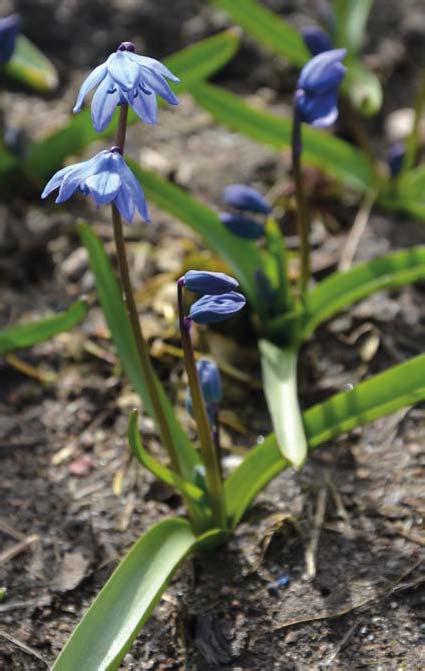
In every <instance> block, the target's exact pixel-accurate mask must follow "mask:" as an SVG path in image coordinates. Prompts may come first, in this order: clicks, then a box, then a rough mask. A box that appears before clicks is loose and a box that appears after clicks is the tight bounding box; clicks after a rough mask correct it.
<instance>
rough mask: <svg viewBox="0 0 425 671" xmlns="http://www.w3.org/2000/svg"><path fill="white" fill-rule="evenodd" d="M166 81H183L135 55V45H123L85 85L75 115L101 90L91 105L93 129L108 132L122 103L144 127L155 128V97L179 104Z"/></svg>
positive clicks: (99, 66)
mask: <svg viewBox="0 0 425 671" xmlns="http://www.w3.org/2000/svg"><path fill="white" fill-rule="evenodd" d="M167 79H170V80H171V81H173V82H178V81H180V80H179V79H178V77H176V76H175V75H173V73H172V72H170V70H169V69H168V68H166V67H165V65H163V64H162V63H160V62H159V61H157V60H155V59H154V58H148V57H147V56H139V55H138V54H135V53H134V45H133V44H131V42H123V43H122V44H121V45H120V46H119V47H118V49H117V51H116V52H115V53H114V54H111V55H110V56H109V58H108V59H107V60H106V61H105V62H104V63H102V64H101V65H98V66H97V68H95V69H94V70H93V71H92V72H91V73H90V74H89V76H88V77H87V79H86V80H85V81H84V83H83V85H82V86H81V88H80V92H79V94H78V98H77V102H76V105H75V107H74V112H79V111H80V110H81V107H82V105H83V101H84V98H85V97H86V95H87V93H88V92H89V91H91V90H92V89H93V88H95V87H98V88H97V91H96V93H95V94H94V96H93V100H92V103H91V115H92V120H93V125H94V127H95V129H96V130H97V131H99V132H100V131H103V130H105V128H106V127H107V126H108V124H109V122H110V121H111V119H112V115H113V113H114V111H115V108H116V107H117V105H121V104H123V103H128V104H129V105H130V106H131V107H132V108H133V109H134V111H135V112H136V114H137V116H138V117H139V118H140V119H141V120H142V121H144V122H145V123H148V124H155V123H156V121H157V107H158V103H157V100H156V94H158V95H159V96H161V98H164V100H166V101H167V102H169V103H170V104H171V105H178V103H179V101H178V100H177V98H176V96H175V95H174V93H173V92H172V90H171V89H170V87H169V85H168V82H167Z"/></svg>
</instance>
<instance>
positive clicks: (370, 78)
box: [342, 59, 383, 116]
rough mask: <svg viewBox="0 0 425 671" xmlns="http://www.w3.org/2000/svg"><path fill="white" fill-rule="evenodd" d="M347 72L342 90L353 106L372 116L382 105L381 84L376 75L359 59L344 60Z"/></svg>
mask: <svg viewBox="0 0 425 671" xmlns="http://www.w3.org/2000/svg"><path fill="white" fill-rule="evenodd" d="M346 65H347V72H346V75H345V77H344V81H343V85H342V90H343V92H344V93H346V94H347V95H348V96H349V98H350V100H351V102H352V104H353V105H354V107H355V108H356V109H357V110H359V112H361V113H362V114H364V115H365V116H373V115H374V114H376V113H377V112H379V110H380V109H381V106H382V98H383V93H382V86H381V83H380V81H379V79H378V77H377V76H376V75H375V74H373V72H371V71H370V70H369V69H368V68H366V67H365V66H364V65H363V64H362V63H361V62H360V61H358V60H355V59H351V60H349V61H347V62H346Z"/></svg>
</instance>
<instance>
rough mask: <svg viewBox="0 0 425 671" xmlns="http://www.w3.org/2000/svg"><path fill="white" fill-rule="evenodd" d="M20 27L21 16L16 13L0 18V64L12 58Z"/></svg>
mask: <svg viewBox="0 0 425 671" xmlns="http://www.w3.org/2000/svg"><path fill="white" fill-rule="evenodd" d="M20 29H21V17H20V16H18V15H17V14H11V15H10V16H5V17H4V18H3V19H0V64H2V65H5V64H6V63H8V62H9V61H10V59H11V58H12V56H13V52H14V50H15V42H16V38H17V36H18V34H19V32H20Z"/></svg>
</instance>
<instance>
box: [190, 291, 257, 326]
mask: <svg viewBox="0 0 425 671" xmlns="http://www.w3.org/2000/svg"><path fill="white" fill-rule="evenodd" d="M245 303H246V300H245V297H244V296H242V294H239V293H237V292H236V291H230V292H229V293H227V294H220V295H219V296H209V295H207V296H203V297H202V298H200V299H199V300H198V301H196V303H193V305H192V307H191V308H190V312H189V316H190V318H191V319H193V321H194V322H196V323H197V324H216V323H217V322H222V321H224V320H226V319H230V317H232V316H233V315H234V314H236V312H239V310H242V308H243V307H244V305H245Z"/></svg>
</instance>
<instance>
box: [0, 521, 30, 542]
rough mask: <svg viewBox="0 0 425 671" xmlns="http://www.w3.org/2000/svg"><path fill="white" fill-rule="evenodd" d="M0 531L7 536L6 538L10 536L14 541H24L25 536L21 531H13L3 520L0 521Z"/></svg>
mask: <svg viewBox="0 0 425 671" xmlns="http://www.w3.org/2000/svg"><path fill="white" fill-rule="evenodd" d="M0 531H2V532H3V533H4V534H7V535H8V536H11V537H12V538H14V539H15V541H23V540H25V539H26V536H25V534H23V533H22V532H21V531H18V530H17V529H13V527H11V526H10V525H9V524H8V523H7V522H4V521H3V520H0Z"/></svg>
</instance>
